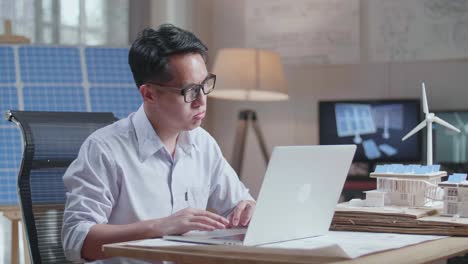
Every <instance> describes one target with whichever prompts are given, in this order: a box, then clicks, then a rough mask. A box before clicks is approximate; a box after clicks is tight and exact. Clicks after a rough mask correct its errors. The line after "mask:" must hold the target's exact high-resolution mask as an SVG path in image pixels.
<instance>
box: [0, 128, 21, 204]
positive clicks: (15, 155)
mask: <svg viewBox="0 0 468 264" xmlns="http://www.w3.org/2000/svg"><path fill="white" fill-rule="evenodd" d="M21 157H22V144H21V134H20V131H19V129H18V128H17V127H15V126H13V125H9V124H5V125H1V126H0V205H1V204H3V205H5V204H6V205H11V204H16V203H17V202H18V198H17V195H16V177H17V176H18V170H19V166H20V163H21Z"/></svg>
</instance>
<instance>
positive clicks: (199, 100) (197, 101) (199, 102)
mask: <svg viewBox="0 0 468 264" xmlns="http://www.w3.org/2000/svg"><path fill="white" fill-rule="evenodd" d="M206 99H207V98H206V95H205V94H204V93H203V91H200V93H199V94H198V96H197V99H195V101H193V102H192V106H193V107H199V106H203V105H205V104H206Z"/></svg>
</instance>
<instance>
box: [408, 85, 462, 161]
mask: <svg viewBox="0 0 468 264" xmlns="http://www.w3.org/2000/svg"><path fill="white" fill-rule="evenodd" d="M422 102H423V112H424V114H425V119H424V120H423V121H422V122H421V123H419V124H418V125H417V126H416V127H415V128H413V130H411V131H410V132H409V133H408V134H406V136H404V137H403V138H402V139H401V140H402V141H405V140H406V139H407V138H409V137H411V136H412V135H414V134H416V132H418V131H419V130H421V129H423V128H424V127H427V139H426V140H427V141H426V144H427V165H432V123H433V122H436V123H437V124H439V125H441V126H444V127H446V128H448V129H451V130H453V131H456V132H457V133H460V130H459V129H458V128H456V127H454V126H453V125H451V124H450V123H448V122H447V121H444V120H442V119H440V118H439V117H437V116H436V115H435V114H434V113H430V112H429V106H428V104H427V97H426V87H425V85H424V82H423V83H422Z"/></svg>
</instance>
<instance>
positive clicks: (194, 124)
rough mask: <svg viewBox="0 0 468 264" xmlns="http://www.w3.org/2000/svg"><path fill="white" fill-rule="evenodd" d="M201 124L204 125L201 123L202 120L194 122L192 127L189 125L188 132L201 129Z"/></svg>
mask: <svg viewBox="0 0 468 264" xmlns="http://www.w3.org/2000/svg"><path fill="white" fill-rule="evenodd" d="M201 124H202V121H201V120H200V121H196V122H193V123H191V124H190V125H188V126H187V127H186V130H194V129H195V128H197V127H200V126H201Z"/></svg>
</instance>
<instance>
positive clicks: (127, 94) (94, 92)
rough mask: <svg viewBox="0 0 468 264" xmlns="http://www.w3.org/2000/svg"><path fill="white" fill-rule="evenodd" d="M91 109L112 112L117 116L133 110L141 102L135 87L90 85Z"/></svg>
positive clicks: (125, 115) (125, 114)
mask: <svg viewBox="0 0 468 264" xmlns="http://www.w3.org/2000/svg"><path fill="white" fill-rule="evenodd" d="M89 94H90V97H91V109H92V111H93V112H113V113H114V114H115V116H117V117H118V118H124V117H127V116H128V114H130V113H132V112H135V111H136V110H137V109H138V107H139V106H140V104H141V103H142V99H141V95H140V93H139V92H138V90H137V89H136V88H135V87H133V86H132V87H116V88H114V87H91V89H90V92H89Z"/></svg>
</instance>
